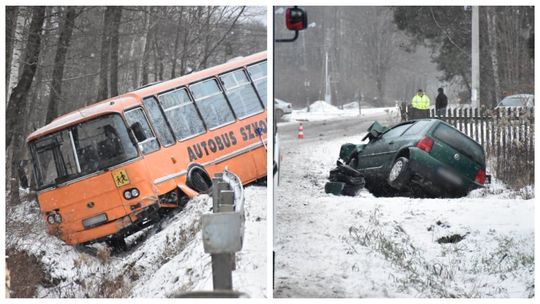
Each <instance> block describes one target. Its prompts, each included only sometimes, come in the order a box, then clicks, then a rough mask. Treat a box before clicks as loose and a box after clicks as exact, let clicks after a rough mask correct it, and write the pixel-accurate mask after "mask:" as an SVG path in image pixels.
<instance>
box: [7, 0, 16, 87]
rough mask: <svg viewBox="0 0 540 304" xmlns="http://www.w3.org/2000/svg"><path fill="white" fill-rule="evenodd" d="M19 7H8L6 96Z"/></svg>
mask: <svg viewBox="0 0 540 304" xmlns="http://www.w3.org/2000/svg"><path fill="white" fill-rule="evenodd" d="M18 13H19V12H18V8H17V7H16V6H7V7H6V97H7V92H8V90H7V88H8V87H9V76H10V75H11V61H12V60H13V47H14V45H15V44H14V43H13V41H14V39H15V37H14V35H15V29H16V28H17V16H18Z"/></svg>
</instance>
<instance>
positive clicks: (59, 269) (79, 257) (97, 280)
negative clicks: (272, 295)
mask: <svg viewBox="0 0 540 304" xmlns="http://www.w3.org/2000/svg"><path fill="white" fill-rule="evenodd" d="M245 196H246V203H245V204H246V205H245V211H246V225H245V237H244V246H243V249H242V251H241V252H239V253H237V254H236V261H237V270H236V271H234V272H233V286H234V289H235V290H237V291H240V292H243V293H245V294H246V295H247V296H249V297H265V296H266V294H265V293H266V203H265V202H266V187H260V186H250V187H247V188H246V189H245ZM211 206H212V200H211V199H210V198H209V197H208V196H206V195H201V196H199V197H197V198H195V199H194V200H192V201H190V202H189V203H188V205H187V207H186V208H185V209H184V210H182V211H181V212H178V213H176V214H174V215H172V216H171V217H169V218H167V219H165V220H164V221H163V223H162V224H161V227H162V229H161V230H159V231H158V228H157V227H151V228H147V229H145V230H143V231H141V232H139V233H137V234H134V235H132V236H130V237H129V238H127V239H126V241H127V242H128V244H130V247H131V249H130V250H129V251H128V252H126V253H121V254H113V255H111V254H110V250H109V249H108V248H107V247H106V246H104V245H102V244H97V245H92V246H93V247H94V248H96V249H97V250H98V254H97V256H92V255H89V254H87V253H83V252H81V251H79V250H77V249H75V248H74V247H72V246H69V245H66V244H64V243H63V242H62V241H60V240H59V239H57V238H56V237H53V236H51V235H48V234H47V233H46V231H45V229H46V227H45V224H44V223H43V220H42V218H41V216H40V214H39V208H38V207H37V204H36V203H35V202H27V203H23V204H20V205H19V206H17V207H15V208H13V209H11V210H10V212H9V213H8V217H9V222H10V223H9V224H8V236H7V240H6V248H10V249H11V250H15V251H24V252H26V253H27V254H29V255H31V256H35V257H36V258H37V260H38V261H39V263H40V264H41V268H42V269H41V271H42V272H43V277H44V280H42V281H45V282H44V283H43V284H42V285H41V286H38V288H37V294H35V296H36V297H169V296H173V295H176V294H178V293H183V292H191V291H208V290H212V289H213V287H212V265H211V258H210V255H209V254H206V253H204V250H203V245H202V237H201V221H200V218H201V215H202V214H203V213H209V212H211V211H210V208H211ZM9 227H11V228H9ZM15 227H18V228H15Z"/></svg>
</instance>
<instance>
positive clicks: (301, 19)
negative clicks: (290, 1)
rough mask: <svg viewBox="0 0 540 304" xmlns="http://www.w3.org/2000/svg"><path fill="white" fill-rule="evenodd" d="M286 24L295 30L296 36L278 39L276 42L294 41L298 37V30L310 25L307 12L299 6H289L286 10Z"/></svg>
mask: <svg viewBox="0 0 540 304" xmlns="http://www.w3.org/2000/svg"><path fill="white" fill-rule="evenodd" d="M285 25H286V26H287V29H288V30H290V31H294V37H292V38H286V39H276V40H275V41H276V42H293V41H295V40H296V39H297V38H298V31H301V30H304V29H306V28H307V27H308V20H307V13H306V12H305V11H304V10H303V9H301V8H299V7H298V6H295V7H289V8H287V9H286V10H285Z"/></svg>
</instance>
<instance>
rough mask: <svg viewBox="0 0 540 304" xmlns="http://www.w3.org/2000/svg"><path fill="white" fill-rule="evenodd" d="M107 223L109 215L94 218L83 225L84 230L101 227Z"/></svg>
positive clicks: (84, 221) (103, 214) (83, 222)
mask: <svg viewBox="0 0 540 304" xmlns="http://www.w3.org/2000/svg"><path fill="white" fill-rule="evenodd" d="M105 222H107V214H105V213H102V214H100V215H96V216H93V217H91V218H87V219H85V220H83V221H82V224H83V226H84V228H86V229H88V228H92V227H94V226H97V225H100V224H103V223H105Z"/></svg>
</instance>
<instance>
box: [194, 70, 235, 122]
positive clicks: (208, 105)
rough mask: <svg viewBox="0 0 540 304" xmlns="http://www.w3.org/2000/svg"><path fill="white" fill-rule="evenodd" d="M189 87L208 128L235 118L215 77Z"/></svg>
mask: <svg viewBox="0 0 540 304" xmlns="http://www.w3.org/2000/svg"><path fill="white" fill-rule="evenodd" d="M189 89H190V90H191V93H192V94H193V97H194V98H195V104H197V107H198V108H199V111H200V112H201V115H202V117H203V119H204V121H205V122H206V126H207V127H208V129H214V128H217V127H219V126H223V125H226V124H228V123H231V122H233V121H234V120H235V119H234V116H233V113H232V111H231V108H230V107H229V104H228V103H227V100H226V99H225V96H224V95H223V92H221V90H220V88H219V87H218V85H217V83H216V80H215V79H208V80H203V81H201V82H197V83H194V84H192V85H190V86H189Z"/></svg>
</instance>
